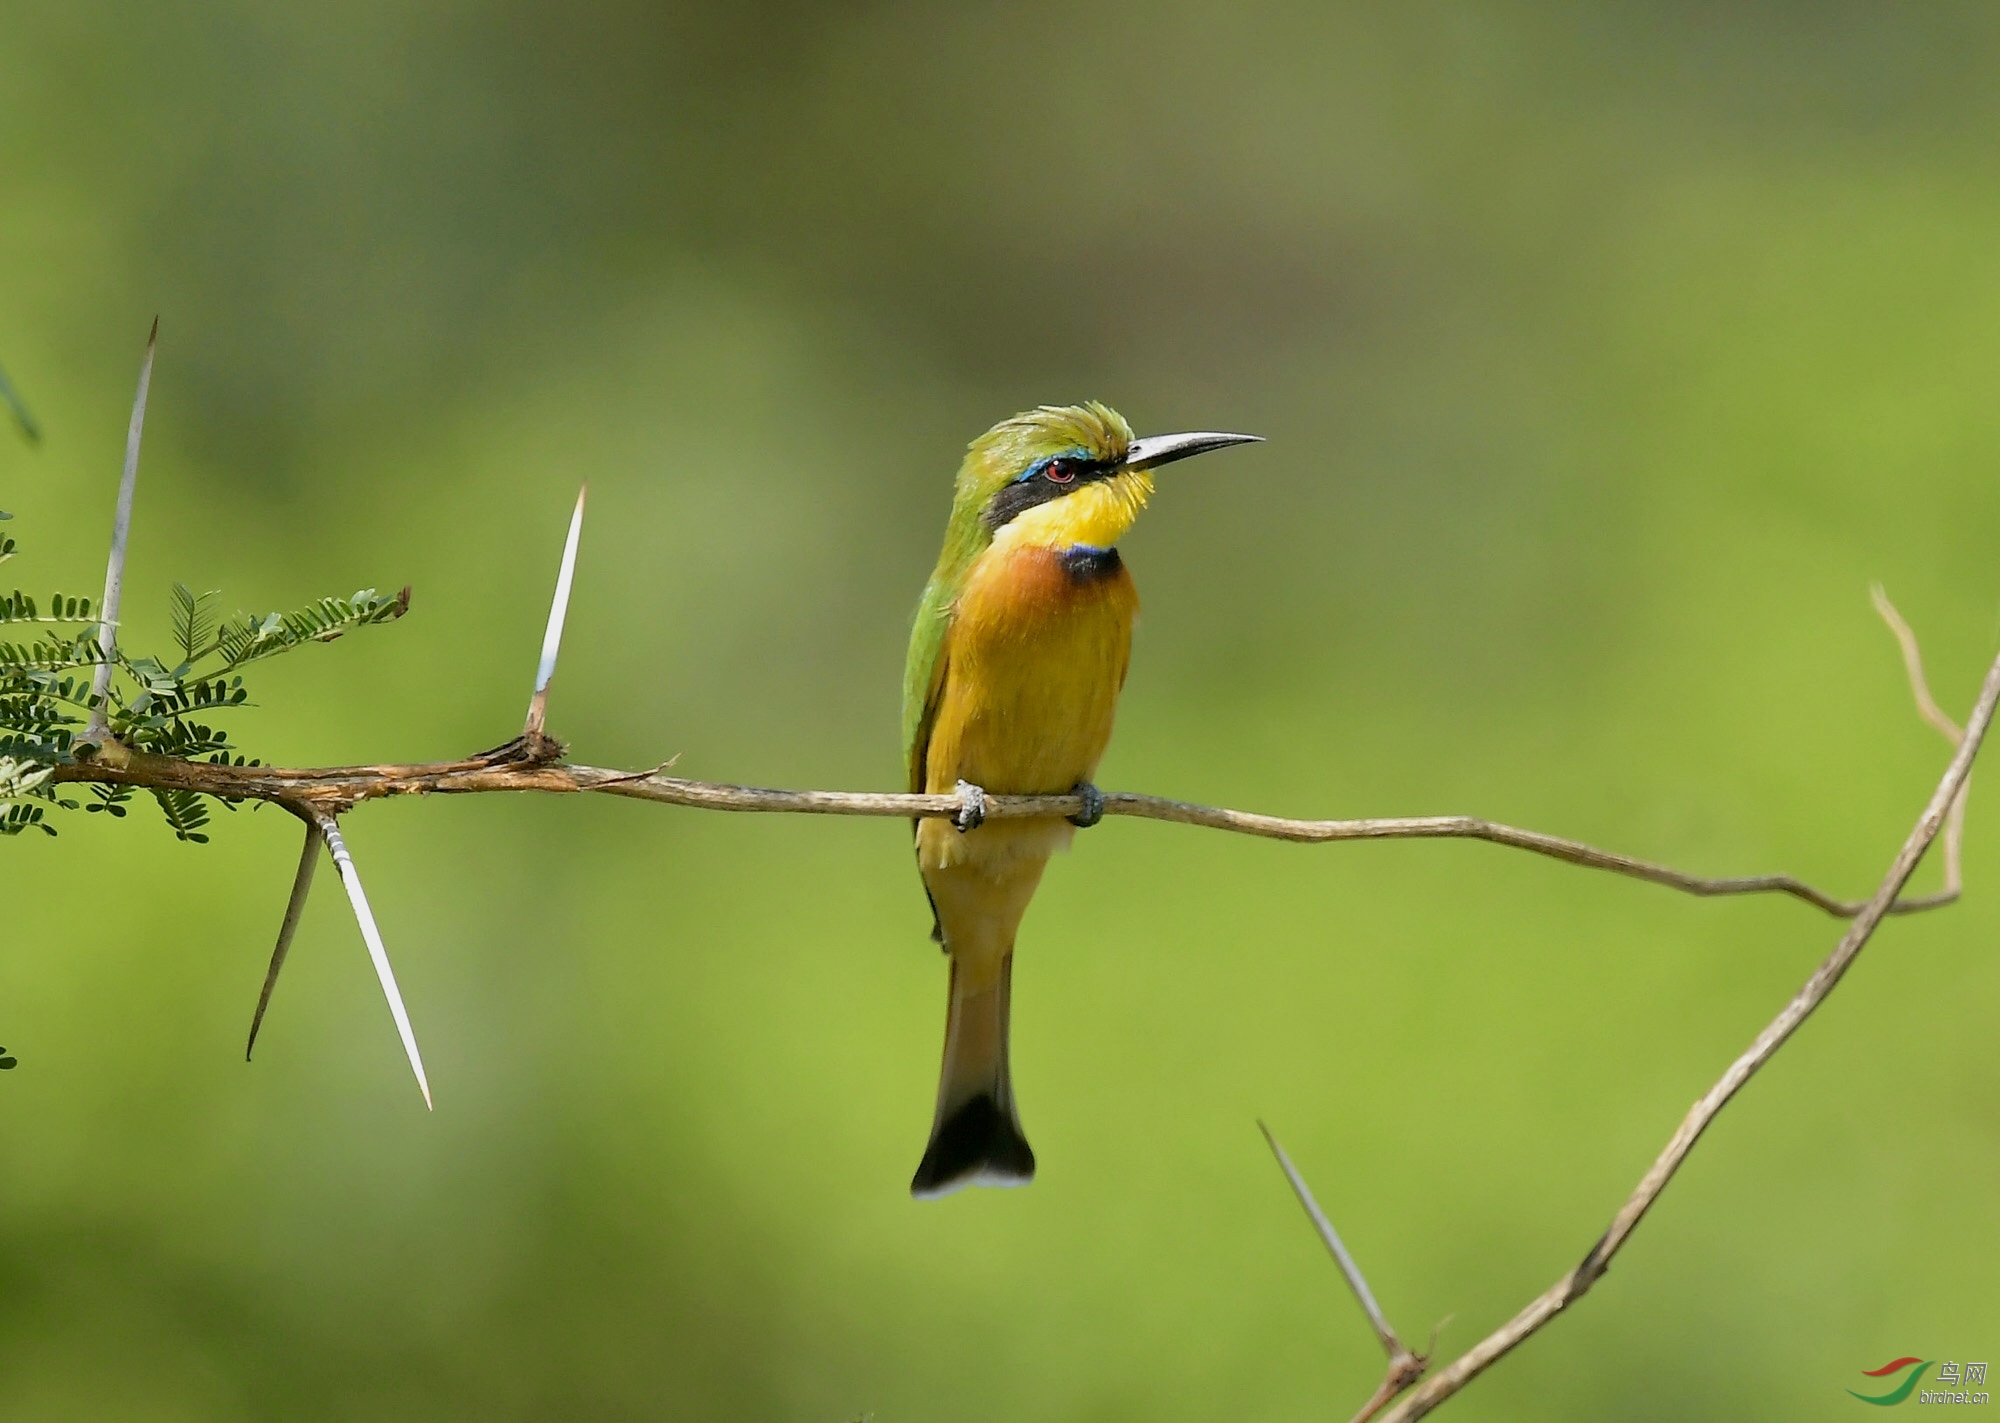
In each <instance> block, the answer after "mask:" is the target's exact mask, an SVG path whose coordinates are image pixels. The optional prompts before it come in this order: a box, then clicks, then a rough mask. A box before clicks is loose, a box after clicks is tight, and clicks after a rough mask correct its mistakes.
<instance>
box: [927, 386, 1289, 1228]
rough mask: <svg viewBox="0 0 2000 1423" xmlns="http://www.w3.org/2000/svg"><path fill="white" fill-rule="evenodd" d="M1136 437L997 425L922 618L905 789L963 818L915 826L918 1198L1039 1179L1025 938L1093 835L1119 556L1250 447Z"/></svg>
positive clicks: (1112, 426)
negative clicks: (922, 1030) (922, 1089)
mask: <svg viewBox="0 0 2000 1423" xmlns="http://www.w3.org/2000/svg"><path fill="white" fill-rule="evenodd" d="M1258 438H1259V437H1258V436H1256V435H1224V434H1214V433H1208V432H1202V433H1197V434H1186V435H1155V436H1152V437H1150V438H1147V439H1143V440H1135V439H1134V438H1133V437H1132V428H1131V426H1129V425H1127V424H1126V423H1125V420H1124V417H1123V416H1121V415H1119V414H1118V412H1117V411H1115V410H1112V409H1109V408H1108V407H1106V406H1103V405H1099V404H1097V403H1095V402H1092V403H1090V404H1087V405H1068V406H1049V405H1045V406H1042V407H1040V408H1039V409H1035V410H1030V411H1026V412H1024V413H1023V414H1020V415H1016V416H1014V417H1013V418H1012V419H1011V420H1003V421H1001V422H1000V423H999V424H998V425H995V426H994V427H993V428H992V429H991V430H988V431H987V432H986V433H985V434H984V435H981V436H980V437H979V438H978V439H976V440H974V441H973V442H972V444H971V446H970V447H969V448H968V449H967V451H966V455H965V462H964V463H963V464H962V465H960V466H959V470H958V490H957V494H956V495H955V497H954V498H953V500H952V506H951V522H950V523H949V524H948V525H947V526H946V528H945V536H944V552H943V553H941V554H940V555H939V556H938V563H937V568H936V570H935V571H934V572H933V573H932V574H931V581H930V584H929V586H927V587H926V588H925V589H924V596H923V599H922V601H921V602H919V603H918V605H917V619H916V626H915V628H914V629H913V630H912V632H911V634H910V656H909V662H908V664H907V666H906V668H905V670H904V676H903V741H904V747H905V749H906V752H907V754H908V758H909V774H910V789H911V790H913V791H918V792H929V793H931V794H951V793H954V792H956V793H957V794H958V795H959V798H960V802H961V806H962V808H961V810H960V811H959V813H958V815H957V816H956V817H955V818H954V819H952V820H943V819H923V820H919V821H917V824H916V842H917V867H918V869H919V870H920V871H921V872H922V874H923V879H924V889H925V891H926V893H928V894H929V896H930V901H931V910H932V914H933V916H934V920H935V923H934V927H933V928H932V931H931V937H932V938H934V939H936V940H937V941H938V942H939V943H940V944H942V945H943V946H944V951H945V953H946V955H947V956H948V957H949V958H950V960H951V990H950V1000H949V1008H948V1010H947V1015H946V1018H945V1037H944V1070H943V1073H942V1075H941V1078H940V1080H939V1082H938V1096H937V1115H936V1118H935V1120H934V1121H933V1122H932V1124H931V1139H930V1145H929V1146H928V1147H927V1148H926V1149H925V1151H924V1159H923V1162H922V1164H920V1165H919V1166H918V1167H917V1174H916V1176H915V1178H914V1179H913V1180H912V1181H911V1182H910V1194H911V1195H914V1196H918V1197H928V1196H941V1195H945V1194H947V1193H948V1192H951V1191H955V1190H957V1189H958V1188H959V1187H961V1186H967V1185H974V1184H977V1185H982V1186H1015V1185H1022V1184H1025V1183H1026V1182H1027V1181H1029V1180H1030V1179H1032V1178H1033V1176H1034V1174H1035V1154H1034V1152H1033V1151H1031V1150H1029V1148H1028V1141H1027V1138H1026V1137H1025V1136H1023V1135H1022V1134H1021V1123H1020V1119H1019V1118H1018V1116H1017V1115H1016V1114H1015V1110H1014V1089H1013V1084H1012V1081H1011V1080H1010V1078H1009V1075H1008V1071H1007V1017H1008V995H1009V982H1010V979H1011V977H1012V974H1013V965H1014V933H1015V931H1016V930H1017V929H1018V928H1019V927H1020V924H1021V916H1022V914H1024V913H1025V912H1026V911H1027V908H1028V901H1029V899H1031V898H1032V897H1033V896H1034V893H1035V886H1036V885H1037V884H1039V883H1040V882H1041V878H1042V869H1043V867H1044V866H1046V865H1047V863H1048V859H1049V856H1050V855H1051V854H1053V853H1055V852H1056V851H1057V850H1060V849H1063V848H1065V847H1066V846H1067V845H1068V844H1069V841H1070V837H1071V836H1072V835H1073V834H1074V833H1075V832H1074V830H1073V829H1072V828H1071V826H1072V825H1078V826H1088V825H1094V824H1096V823H1097V820H1098V818H1099V817H1100V816H1101V815H1102V814H1103V807H1104V797H1103V796H1102V794H1100V793H1099V792H1098V790H1097V788H1096V787H1095V786H1093V785H1092V784H1091V783H1090V782H1091V777H1092V776H1093V775H1095V774H1096V771H1097V763H1098V761H1099V759H1100V758H1101V757H1102V756H1103V755H1104V748H1105V746H1106V745H1107V744H1108V743H1109V742H1110V740H1111V720H1112V715H1113V713H1114V711H1115V710H1116V707H1117V702H1118V693H1119V690H1120V688H1122V687H1123V686H1124V684H1125V668H1126V664H1127V662H1128V661H1129V660H1130V655H1131V649H1132V621H1133V618H1134V616H1135V615H1136V614H1137V613H1138V610H1139V597H1138V594H1137V592H1135V591H1134V589H1133V587H1132V575H1131V574H1129V573H1127V572H1126V571H1125V565H1124V563H1123V561H1122V560H1121V559H1120V558H1119V556H1118V549H1117V546H1116V545H1117V543H1118V539H1119V538H1120V536H1121V535H1123V534H1124V532H1125V531H1126V530H1127V529H1129V528H1130V527H1132V521H1133V520H1134V519H1136V518H1138V516H1139V511H1140V510H1141V509H1144V508H1145V507H1146V501H1147V500H1148V499H1149V498H1151V497H1152V493H1153V476H1152V471H1153V470H1155V469H1157V468H1159V467H1160V466H1161V465H1164V464H1171V463H1172V462H1173V461H1175V460H1181V459H1186V458H1188V457H1189V456H1190V455H1198V454H1204V453H1206V452H1207V451H1209V450H1219V449H1222V448H1224V447H1225V446H1228V445H1238V444H1244V443H1246V442H1249V441H1253V440H1256V439H1258ZM988 791H991V792H994V793H997V794H1012V795H1037V794H1042V795H1048V794H1055V795H1061V794H1066V793H1072V792H1074V793H1076V794H1078V795H1080V796H1081V797H1082V798H1083V801H1084V807H1085V808H1084V813H1083V814H1081V815H1079V816H1077V817H1075V819H1074V820H1073V821H1068V822H1066V821H1062V820H1054V819H1050V820H1042V819H1034V820H1027V819H1021V820H1015V819H1008V820H1001V819H996V820H994V821H993V822H992V823H991V824H986V823H984V821H985V806H984V801H985V793H986V792H988Z"/></svg>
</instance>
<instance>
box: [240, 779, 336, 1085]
mask: <svg viewBox="0 0 2000 1423" xmlns="http://www.w3.org/2000/svg"><path fill="white" fill-rule="evenodd" d="M300 819H302V820H304V821H305V825H306V844H305V848H304V849H303V850H301V851H300V852H299V868H298V871H297V873H295V874H294V875H293V876H292V897H291V898H290V899H289V900H287V901H286V902H285V922H284V923H282V924H280V925H279V926H278V946H277V947H276V948H274V949H272V950H271V966H270V967H269V968H268V969H266V970H265V971H264V987H263V990H262V991H261V992H259V993H258V995H257V1011H256V1012H255V1013H253V1014H251V1015H250V1040H249V1041H248V1042H247V1043H245V1044H244V1046H243V1060H244V1061H245V1062H248V1061H249V1060H250V1054H251V1053H253V1052H255V1051H256V1050H257V1030H258V1029H259V1028H261V1027H263V1026H264V1010H265V1009H267V1008H269V1007H270V1006H271V990H272V989H274V988H276V987H277V986H278V971H279V970H280V969H282V968H284V966H285V955H286V954H287V953H289V952H290V951H291V947H292V935H293V934H295V933H297V932H298V928H299V920H300V919H301V918H302V917H303V916H304V914H305V912H306V898H307V896H308V895H310V894H311V893H312V882H313V869H314V867H315V866H317V865H318V864H319V851H320V845H321V840H320V833H319V826H317V825H316V824H314V823H313V821H312V818H311V817H310V816H301V817H300Z"/></svg>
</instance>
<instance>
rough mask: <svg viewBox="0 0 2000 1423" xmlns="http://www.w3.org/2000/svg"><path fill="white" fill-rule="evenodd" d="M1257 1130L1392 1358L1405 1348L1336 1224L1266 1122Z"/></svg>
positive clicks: (1258, 1126) (1377, 1336)
mask: <svg viewBox="0 0 2000 1423" xmlns="http://www.w3.org/2000/svg"><path fill="white" fill-rule="evenodd" d="M1257 1128H1258V1130H1259V1131H1261V1132H1263V1133H1264V1140H1265V1141H1267V1142H1269V1143H1270V1144H1271V1154H1272V1155H1273V1156H1275V1157H1277V1158H1278V1169H1279V1170H1281V1171H1283V1172H1284V1173H1285V1179H1286V1180H1287V1181H1290V1182H1291V1183H1292V1191H1293V1193H1294V1194H1296V1195H1297V1196H1298V1198H1299V1204H1300V1205H1302V1206H1304V1207H1305V1208H1306V1215H1307V1217H1308V1218H1310V1219H1311V1221H1312V1223H1313V1229H1315V1230H1317V1231H1318V1232H1319V1238H1320V1240H1321V1241H1322V1242H1323V1243H1324V1244H1325V1246H1326V1249H1327V1253H1328V1254H1330V1255H1332V1256H1333V1263H1334V1264H1336V1265H1338V1266H1339V1267H1340V1273H1341V1274H1343V1275H1345V1276H1346V1277H1347V1286H1348V1288H1349V1289H1351V1290H1353V1291H1354V1298H1355V1299H1356V1300H1358V1301H1360V1304H1361V1309H1362V1312H1363V1313H1364V1314H1366V1315H1367V1316H1368V1322H1369V1323H1370V1324H1371V1325H1373V1326H1374V1327H1375V1337H1376V1338H1378V1339H1380V1340H1381V1341H1382V1347H1383V1349H1385V1350H1386V1351H1387V1352H1388V1354H1389V1356H1390V1357H1391V1358H1392V1359H1393V1358H1394V1357H1395V1356H1396V1355H1397V1353H1398V1352H1400V1351H1401V1350H1402V1348H1403V1344H1402V1341H1401V1340H1400V1339H1398V1338H1397V1337H1396V1331H1395V1330H1393V1329H1391V1328H1390V1327H1389V1320H1388V1317H1387V1316H1386V1315H1384V1314H1383V1313H1382V1306H1381V1305H1379V1304H1377V1303H1376V1302H1375V1294H1374V1291H1372V1290H1370V1289H1369V1288H1368V1281H1367V1279H1366V1278H1365V1277H1364V1276H1363V1275H1362V1273H1361V1267H1360V1266H1359V1265H1357V1264H1355V1263H1354V1257H1353V1256H1352V1255H1350V1254H1348V1253H1347V1245H1346V1243H1345V1242H1344V1241H1342V1240H1341V1238H1340V1232H1339V1231H1337V1230H1335V1229H1334V1228H1333V1222H1332V1221H1330V1220H1328V1219H1327V1218H1326V1212H1325V1211H1323V1210H1321V1209H1320V1208H1319V1202H1318V1201H1316V1200H1314V1199H1313V1193H1312V1188H1311V1187H1310V1186H1308V1185H1306V1178H1305V1177H1303V1176H1301V1175H1300V1174H1299V1169H1298V1167H1296V1166H1294V1165H1292V1158H1291V1157H1289V1156H1287V1155H1285V1148H1284V1147H1282V1146H1280V1145H1278V1138H1277V1136H1276V1134H1275V1133H1273V1132H1272V1130H1271V1129H1270V1128H1269V1127H1268V1126H1265V1125H1264V1123H1262V1122H1258V1123H1257Z"/></svg>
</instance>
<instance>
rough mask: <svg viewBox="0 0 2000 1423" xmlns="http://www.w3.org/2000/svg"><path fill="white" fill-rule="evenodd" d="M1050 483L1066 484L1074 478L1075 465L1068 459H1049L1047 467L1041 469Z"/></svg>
mask: <svg viewBox="0 0 2000 1423" xmlns="http://www.w3.org/2000/svg"><path fill="white" fill-rule="evenodd" d="M1042 473H1043V474H1045V475H1047V476H1048V478H1049V483H1051V484H1068V483H1069V482H1070V481H1071V480H1072V479H1075V478H1076V466H1075V465H1073V464H1071V463H1070V462H1069V461H1068V460H1050V461H1049V463H1048V468H1046V469H1044V470H1043V471H1042Z"/></svg>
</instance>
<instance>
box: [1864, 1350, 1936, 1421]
mask: <svg viewBox="0 0 2000 1423" xmlns="http://www.w3.org/2000/svg"><path fill="white" fill-rule="evenodd" d="M1934 1362H1936V1361H1935V1360H1932V1359H1919V1358H1918V1357H1917V1356H1916V1355H1915V1354H1906V1355H1904V1356H1903V1357H1902V1358H1900V1359H1893V1360H1891V1361H1890V1362H1888V1363H1886V1364H1884V1365H1882V1367H1881V1368H1879V1369H1863V1370H1862V1371H1861V1376H1862V1377H1863V1378H1867V1379H1885V1378H1887V1377H1889V1375H1891V1374H1895V1373H1901V1372H1902V1371H1903V1370H1904V1369H1910V1365H1912V1364H1915V1365H1916V1367H1915V1368H1914V1369H1910V1376H1909V1377H1908V1378H1906V1379H1904V1380H1903V1381H1902V1382H1901V1383H1899V1384H1897V1385H1896V1386H1895V1387H1894V1388H1893V1389H1891V1390H1889V1392H1887V1393H1881V1394H1876V1395H1874V1396H1873V1397H1870V1396H1869V1395H1868V1394H1865V1393H1854V1390H1853V1389H1851V1388H1850V1389H1849V1390H1848V1392H1849V1393H1853V1394H1854V1396H1855V1397H1856V1398H1858V1399H1860V1400H1861V1401H1862V1402H1863V1403H1872V1404H1874V1405H1875V1406H1876V1407H1878V1408H1892V1407H1894V1406H1895V1405H1896V1404H1898V1403H1901V1402H1902V1401H1903V1400H1904V1399H1906V1398H1908V1397H1909V1396H1910V1395H1911V1394H1912V1393H1913V1392H1915V1391H1916V1387H1917V1380H1918V1379H1920V1378H1922V1377H1923V1376H1924V1370H1925V1369H1928V1368H1929V1367H1930V1366H1931V1365H1932V1364H1933V1363H1934Z"/></svg>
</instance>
